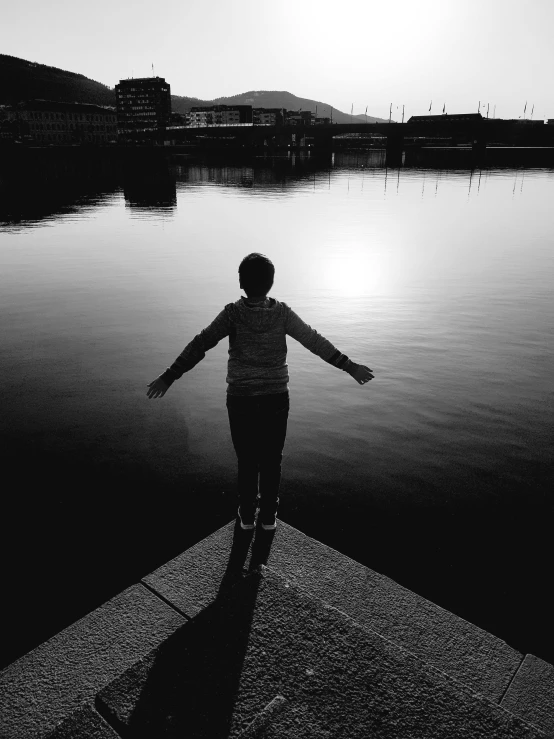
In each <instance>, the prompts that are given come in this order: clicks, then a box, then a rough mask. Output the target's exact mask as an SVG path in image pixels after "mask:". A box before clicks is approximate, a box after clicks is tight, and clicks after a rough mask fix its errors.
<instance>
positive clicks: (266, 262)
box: [239, 252, 275, 298]
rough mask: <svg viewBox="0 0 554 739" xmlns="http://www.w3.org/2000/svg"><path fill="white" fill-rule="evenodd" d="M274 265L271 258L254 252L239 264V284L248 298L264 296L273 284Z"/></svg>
mask: <svg viewBox="0 0 554 739" xmlns="http://www.w3.org/2000/svg"><path fill="white" fill-rule="evenodd" d="M274 277H275V267H274V266H273V262H272V261H271V259H268V258H267V257H266V256H264V255H263V254H258V253H257V252H254V253H253V254H248V256H246V257H244V259H243V260H242V262H241V263H240V266H239V284H240V286H241V288H242V289H243V290H244V292H245V293H246V296H247V297H248V298H253V297H262V296H264V297H265V296H266V295H267V294H268V292H269V291H270V290H271V287H272V285H273V278H274Z"/></svg>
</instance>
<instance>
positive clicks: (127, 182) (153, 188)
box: [123, 163, 177, 213]
mask: <svg viewBox="0 0 554 739" xmlns="http://www.w3.org/2000/svg"><path fill="white" fill-rule="evenodd" d="M123 193H124V196H125V203H126V205H127V206H128V207H129V208H133V209H136V210H137V211H151V210H156V211H160V210H162V211H165V212H167V213H171V211H172V210H173V209H174V208H176V207H177V188H176V183H175V177H174V175H173V173H172V172H171V170H170V168H169V166H168V165H167V164H165V163H164V165H163V166H160V167H156V168H131V167H127V168H126V169H125V170H124V172H123Z"/></svg>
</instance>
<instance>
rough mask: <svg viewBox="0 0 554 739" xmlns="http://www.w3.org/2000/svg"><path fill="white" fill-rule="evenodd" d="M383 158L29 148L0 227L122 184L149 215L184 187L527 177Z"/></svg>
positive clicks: (15, 168) (463, 153) (434, 184)
mask: <svg viewBox="0 0 554 739" xmlns="http://www.w3.org/2000/svg"><path fill="white" fill-rule="evenodd" d="M493 156H496V154H494V155H493V154H491V155H490V157H493ZM499 156H500V159H502V157H504V158H505V157H507V156H508V157H516V159H517V157H518V156H520V155H519V154H517V153H514V151H513V150H512V151H511V152H509V153H508V154H506V153H502V154H500V155H499ZM385 163H386V156H385V151H384V150H373V151H366V152H363V151H358V152H347V151H339V152H336V153H334V154H325V155H322V156H315V155H313V154H310V153H309V152H306V153H300V154H298V153H289V154H288V155H286V154H285V155H283V156H269V155H266V156H259V157H254V158H251V159H250V160H249V161H248V162H246V163H245V162H244V161H241V160H240V158H239V159H232V158H228V159H226V160H225V161H224V162H219V163H215V162H214V161H213V160H210V158H206V159H203V160H192V159H191V161H190V162H188V163H185V164H182V163H176V162H174V161H172V160H171V158H168V157H166V156H163V153H162V154H159V155H157V156H152V155H150V156H149V157H146V158H145V157H140V158H139V159H138V160H137V159H136V158H134V155H133V153H132V152H129V153H127V154H126V156H121V155H119V154H118V155H117V156H115V155H114V154H113V153H111V154H110V153H105V154H104V155H101V156H99V155H97V154H93V153H92V152H87V151H84V152H83V151H80V150H78V149H77V150H75V149H74V150H73V151H64V150H61V151H54V150H37V151H36V152H29V151H27V152H24V154H23V155H22V158H21V159H20V160H19V161H17V162H11V163H10V162H6V161H3V162H2V166H1V167H0V228H3V229H4V230H10V229H13V228H15V229H18V228H28V227H33V226H36V225H38V224H40V223H41V222H43V221H52V220H58V219H60V218H61V219H64V218H68V217H72V216H78V215H79V214H83V213H87V212H89V211H90V210H91V208H92V209H94V208H97V207H100V206H101V205H102V204H103V203H105V202H107V201H108V200H109V198H110V197H111V196H112V195H114V194H115V193H118V192H119V191H120V190H121V189H122V190H123V194H124V198H125V203H126V206H127V207H128V208H129V209H130V210H131V211H132V212H134V213H135V214H140V215H142V216H146V217H147V216H148V214H152V215H155V214H156V213H163V214H167V215H169V216H171V215H172V214H174V212H175V210H176V209H177V204H178V195H177V193H178V191H186V190H187V189H188V188H201V187H210V186H215V187H218V188H221V187H229V188H236V189H240V190H245V191H248V192H249V194H250V195H254V196H256V195H261V196H263V197H265V196H267V195H269V196H271V197H273V196H275V195H277V196H279V195H281V196H288V195H291V194H293V193H295V192H297V191H300V190H306V189H307V188H311V189H312V190H313V191H315V190H320V189H328V190H330V189H331V188H332V187H335V186H339V187H341V186H342V185H343V184H346V188H347V192H349V193H350V192H352V193H354V192H357V191H360V192H364V190H365V189H367V188H370V187H371V183H372V182H374V181H375V179H377V180H379V181H380V182H381V192H382V195H383V197H384V198H387V197H390V196H391V195H399V194H401V193H402V191H403V188H405V187H406V186H410V185H412V184H413V183H414V182H415V181H416V180H417V181H418V183H419V188H420V197H421V198H427V197H431V196H432V197H435V198H436V197H437V195H438V194H439V192H440V188H441V183H442V180H443V178H444V177H445V176H446V178H447V180H448V183H449V185H450V184H451V183H452V181H453V180H457V181H459V182H460V183H462V182H463V183H465V186H466V187H467V193H468V198H473V197H477V196H479V194H480V191H481V187H482V185H483V184H484V183H485V181H486V180H487V178H488V177H490V176H491V174H494V176H496V177H498V176H502V177H504V178H509V179H511V180H512V181H513V188H512V190H513V192H512V194H513V196H515V195H517V194H518V193H519V194H521V193H522V192H523V186H524V181H525V171H524V170H518V169H517V168H516V169H513V168H512V169H510V168H500V167H497V168H495V169H491V168H488V169H483V168H475V167H474V166H472V159H471V151H470V150H468V149H465V150H462V149H458V150H456V149H450V150H446V149H443V150H441V149H424V150H423V149H419V150H415V149H414V150H410V151H406V153H405V166H403V167H402V168H400V167H399V168H397V169H390V168H388V167H386V166H385ZM545 171H548V170H545ZM351 172H361V174H362V177H361V178H357V179H355V180H354V179H352V180H351V177H350V174H349V173H351Z"/></svg>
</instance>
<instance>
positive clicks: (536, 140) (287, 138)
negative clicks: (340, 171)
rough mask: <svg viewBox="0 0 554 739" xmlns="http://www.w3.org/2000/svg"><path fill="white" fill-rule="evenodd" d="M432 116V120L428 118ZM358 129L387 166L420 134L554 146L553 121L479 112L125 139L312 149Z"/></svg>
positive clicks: (171, 130)
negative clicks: (377, 145) (375, 142)
mask: <svg viewBox="0 0 554 739" xmlns="http://www.w3.org/2000/svg"><path fill="white" fill-rule="evenodd" d="M431 118H432V120H430V119H431ZM347 134H361V135H363V136H366V137H376V138H377V139H378V138H382V139H386V141H383V146H384V148H386V150H387V160H388V162H389V164H390V165H391V166H394V162H396V161H398V160H399V159H401V157H402V151H403V149H404V148H405V146H406V145H414V144H416V143H417V142H418V141H419V142H421V140H440V139H443V140H445V143H447V144H448V145H452V144H470V145H471V146H472V148H473V150H474V151H475V152H476V153H477V154H478V153H479V152H480V151H482V150H484V149H485V147H486V146H487V144H489V145H490V144H496V145H504V146H554V126H550V125H545V124H541V123H540V122H536V121H535V122H533V121H511V120H503V119H487V118H482V117H480V116H473V117H472V116H467V117H465V118H464V117H463V116H447V115H445V116H432V117H430V118H425V117H422V120H415V121H414V120H413V119H411V120H410V121H408V122H407V123H396V122H390V123H389V122H383V123H360V122H352V123H330V124H318V125H309V124H308V125H306V124H294V125H293V124H281V125H275V126H273V125H253V124H238V125H211V126H171V127H168V128H165V129H143V130H141V131H135V132H128V133H127V134H123V138H128V139H129V140H135V141H136V140H138V139H141V140H152V139H154V140H156V141H157V142H158V143H160V144H162V143H164V142H167V141H171V142H172V143H175V144H182V143H186V142H193V141H195V140H199V139H200V140H204V141H211V142H214V144H215V143H216V142H217V141H218V140H219V141H220V143H224V141H225V140H227V142H233V143H234V144H235V145H237V146H239V147H246V146H248V147H264V148H269V149H272V148H295V147H305V146H311V147H314V149H316V150H320V149H331V148H332V146H333V140H334V139H335V138H336V137H337V136H345V135H347Z"/></svg>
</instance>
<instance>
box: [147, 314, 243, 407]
mask: <svg viewBox="0 0 554 739" xmlns="http://www.w3.org/2000/svg"><path fill="white" fill-rule="evenodd" d="M230 326H231V324H230V321H229V316H228V314H227V311H226V310H225V309H223V310H222V311H221V313H220V314H219V315H218V316H217V317H216V318H215V320H214V321H212V323H210V325H209V326H208V327H207V328H205V329H204V330H203V331H201V332H200V333H199V334H198V335H197V336H195V337H194V339H193V340H192V341H191V342H190V343H189V344H187V346H186V347H185V348H184V349H183V351H182V352H181V353H180V354H179V356H178V357H177V359H176V360H175V361H174V362H173V364H172V365H171V367H168V368H167V369H166V371H165V372H163V373H162V374H161V375H160V376H159V377H157V378H156V379H155V380H153V381H152V382H149V383H148V385H147V387H148V391H147V393H146V395H147V396H148V397H149V398H163V396H164V395H165V394H166V392H167V391H168V390H169V388H170V387H171V385H172V384H173V383H174V382H175V380H178V379H179V378H180V377H182V376H183V374H184V373H185V372H189V370H191V369H192V368H193V367H195V366H196V365H197V364H198V362H200V361H201V360H202V359H204V357H205V356H206V352H207V351H208V350H209V349H212V348H213V347H214V346H215V345H216V344H217V343H218V342H219V341H221V339H223V338H224V337H225V336H228V335H229V330H230Z"/></svg>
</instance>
